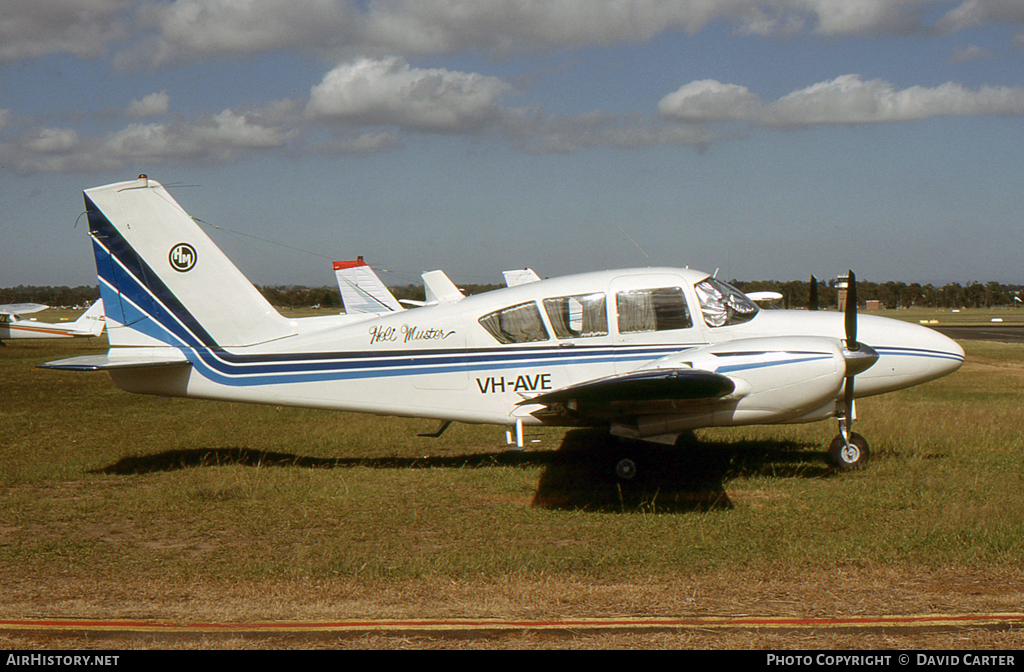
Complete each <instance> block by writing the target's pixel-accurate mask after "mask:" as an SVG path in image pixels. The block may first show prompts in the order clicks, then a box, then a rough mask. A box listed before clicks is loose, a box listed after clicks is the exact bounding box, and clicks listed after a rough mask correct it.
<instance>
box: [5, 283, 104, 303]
mask: <svg viewBox="0 0 1024 672" xmlns="http://www.w3.org/2000/svg"><path fill="white" fill-rule="evenodd" d="M98 298H100V290H99V289H98V288H97V287H96V286H95V285H94V286H91V287H90V286H88V285H82V286H80V287H64V286H61V287H33V286H31V285H18V286H17V287H0V303H43V304H46V305H47V306H51V307H53V308H58V307H61V306H67V307H71V306H84V305H86V304H87V303H92V302H93V301H95V300H96V299H98Z"/></svg>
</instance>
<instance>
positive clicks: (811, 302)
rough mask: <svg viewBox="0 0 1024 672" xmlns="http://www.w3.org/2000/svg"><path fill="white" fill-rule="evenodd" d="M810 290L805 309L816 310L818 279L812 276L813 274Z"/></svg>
mask: <svg viewBox="0 0 1024 672" xmlns="http://www.w3.org/2000/svg"><path fill="white" fill-rule="evenodd" d="M810 292H811V293H810V296H809V297H808V299H807V310H817V309H818V279H817V278H816V277H814V276H813V275H812V276H811V289H810Z"/></svg>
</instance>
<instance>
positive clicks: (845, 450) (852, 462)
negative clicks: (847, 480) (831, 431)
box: [828, 432, 871, 471]
mask: <svg viewBox="0 0 1024 672" xmlns="http://www.w3.org/2000/svg"><path fill="white" fill-rule="evenodd" d="M870 456H871V451H870V450H869V449H868V442H867V441H865V440H864V437H863V436H861V435H860V434H857V433H856V432H851V433H850V441H849V443H847V442H846V440H845V439H843V435H842V434H839V435H838V436H836V438H834V439H832V443H830V444H829V446H828V459H829V462H831V463H832V464H833V465H834V466H835V467H837V468H839V469H842V470H844V471H845V470H847V469H858V468H860V467H863V466H864V465H865V464H867V461H868V458H869V457H870Z"/></svg>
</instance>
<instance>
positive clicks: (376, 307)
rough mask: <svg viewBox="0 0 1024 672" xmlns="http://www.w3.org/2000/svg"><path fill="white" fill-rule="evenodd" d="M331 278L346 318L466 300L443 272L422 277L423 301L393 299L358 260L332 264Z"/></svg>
mask: <svg viewBox="0 0 1024 672" xmlns="http://www.w3.org/2000/svg"><path fill="white" fill-rule="evenodd" d="M334 274H335V276H336V277H337V278H338V289H339V290H341V304H342V306H343V308H344V311H345V313H346V314H349V315H351V314H356V313H378V314H382V313H393V312H397V311H400V310H405V307H404V306H402V305H401V304H403V303H404V304H407V305H409V306H419V307H422V306H436V305H438V304H441V303H455V302H456V301H461V300H462V299H464V298H466V296H465V294H463V293H462V290H460V289H459V288H458V287H456V286H455V283H453V282H452V281H451V280H450V279H449V278H448V276H447V275H445V272H444V271H430V272H428V273H424V274H423V276H422V277H423V289H424V293H425V295H426V301H415V300H413V299H396V298H395V296H394V294H392V293H391V290H390V289H388V288H387V285H385V284H384V282H383V281H382V280H381V279H380V277H379V276H378V275H377V273H376V271H374V270H373V268H371V267H370V265H369V264H367V263H366V262H365V261H363V258H362V257H357V258H356V260H355V261H335V262H334Z"/></svg>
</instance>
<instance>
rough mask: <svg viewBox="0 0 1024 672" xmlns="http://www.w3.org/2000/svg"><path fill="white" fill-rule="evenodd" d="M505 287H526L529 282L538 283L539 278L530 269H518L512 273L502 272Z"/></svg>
mask: <svg viewBox="0 0 1024 672" xmlns="http://www.w3.org/2000/svg"><path fill="white" fill-rule="evenodd" d="M501 274H502V276H504V278H505V286H506V287H517V286H519V285H528V284H530V283H531V282H540V276H539V275H537V273H536V272H534V270H533V269H532V268H520V269H517V270H514V271H502V272H501Z"/></svg>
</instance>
